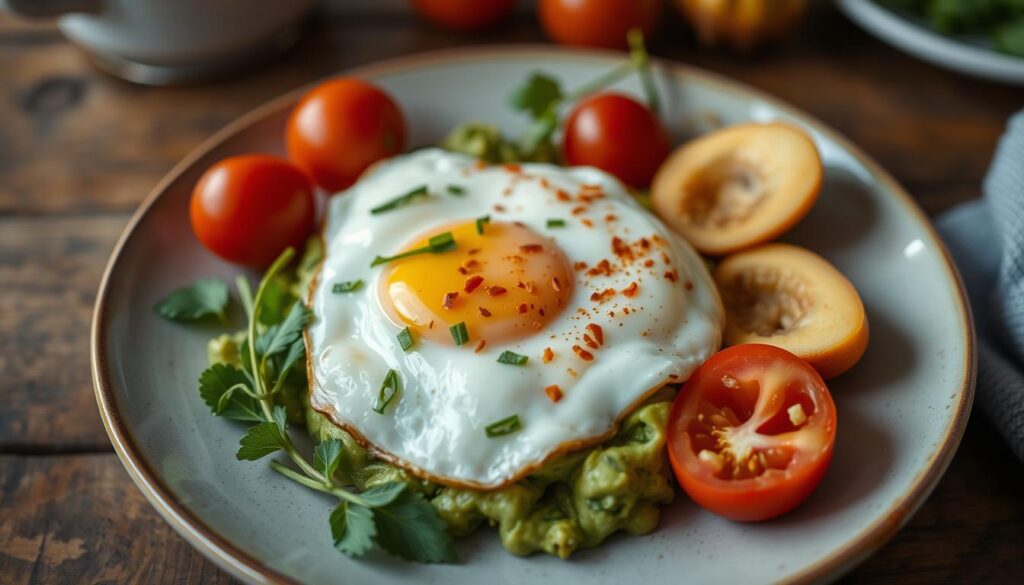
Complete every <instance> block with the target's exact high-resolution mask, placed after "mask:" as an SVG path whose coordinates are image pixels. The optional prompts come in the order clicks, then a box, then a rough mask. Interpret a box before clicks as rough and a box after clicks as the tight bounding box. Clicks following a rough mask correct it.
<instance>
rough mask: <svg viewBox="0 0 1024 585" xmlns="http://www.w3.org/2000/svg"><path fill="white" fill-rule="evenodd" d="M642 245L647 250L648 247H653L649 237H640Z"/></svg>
mask: <svg viewBox="0 0 1024 585" xmlns="http://www.w3.org/2000/svg"><path fill="white" fill-rule="evenodd" d="M640 247H641V248H643V249H645V250H646V249H647V248H650V247H651V242H650V240H648V239H647V238H640Z"/></svg>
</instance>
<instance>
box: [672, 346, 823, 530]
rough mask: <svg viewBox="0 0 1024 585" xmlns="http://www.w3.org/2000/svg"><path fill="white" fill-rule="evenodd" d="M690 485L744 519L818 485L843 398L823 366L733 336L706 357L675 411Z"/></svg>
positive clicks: (681, 465) (692, 491) (771, 512)
mask: <svg viewBox="0 0 1024 585" xmlns="http://www.w3.org/2000/svg"><path fill="white" fill-rule="evenodd" d="M668 424H669V431H668V435H669V440H668V443H669V447H668V454H669V459H671V461H672V467H673V469H674V470H675V472H676V478H678V479H679V484H680V485H681V486H682V487H683V490H684V491H686V493H687V494H689V495H690V497H691V498H693V500H694V501H695V502H697V503H698V504H700V505H701V506H703V507H705V508H707V509H708V510H710V511H712V512H714V513H716V514H720V515H722V516H725V517H726V518H731V519H733V520H741V521H759V520H767V519H768V518H773V517H775V516H778V515H780V514H783V513H785V512H788V511H789V510H792V509H793V508H795V507H796V506H797V505H799V504H800V502H802V501H804V500H805V499H806V498H807V496H809V495H810V494H811V492H812V491H814V488H815V487H817V485H818V483H819V482H821V478H822V477H823V476H824V475H825V470H826V469H827V468H828V464H829V462H830V461H831V459H832V449H833V446H834V444H835V438H836V407H835V404H833V402H832V396H831V395H830V394H829V392H828V388H827V387H826V386H825V382H823V381H822V379H821V376H820V375H818V372H816V371H815V370H814V368H812V367H811V366H810V365H808V364H807V363H806V362H804V361H803V360H801V359H800V358H798V357H796V356H794V355H793V354H791V353H789V352H788V351H786V350H784V349H780V348H777V347H774V346H770V345H759V344H746V345H736V346H733V347H730V348H728V349H725V350H722V351H720V352H718V353H717V354H715V355H714V356H712V357H711V359H709V360H708V361H706V362H704V364H703V365H701V366H700V367H699V368H697V371H696V372H694V373H693V375H692V376H691V377H690V379H689V380H688V381H687V382H686V384H685V385H684V386H683V389H682V391H680V393H679V396H678V397H676V401H675V403H674V404H673V405H672V412H671V414H670V415H669V423H668Z"/></svg>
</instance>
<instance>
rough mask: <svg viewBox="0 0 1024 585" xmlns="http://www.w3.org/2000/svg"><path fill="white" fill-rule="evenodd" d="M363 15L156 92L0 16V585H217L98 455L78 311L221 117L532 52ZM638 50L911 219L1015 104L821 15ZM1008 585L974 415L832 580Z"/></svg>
mask: <svg viewBox="0 0 1024 585" xmlns="http://www.w3.org/2000/svg"><path fill="white" fill-rule="evenodd" d="M375 6H376V4H375V3H360V4H359V8H358V9H356V8H352V5H351V4H349V3H348V2H346V0H336V1H335V2H332V3H327V4H325V5H321V6H320V7H319V8H318V10H317V12H316V13H315V14H314V16H313V18H312V19H311V22H310V25H309V28H308V30H307V32H306V35H305V36H304V38H303V40H302V41H301V42H300V43H299V45H298V46H297V47H295V48H294V49H293V50H292V51H290V52H289V53H288V54H286V55H284V56H282V57H281V58H280V59H278V60H275V61H273V62H271V63H267V64H266V65H265V66H264V67H263V68H261V69H258V70H256V71H254V72H251V73H249V74H245V75H239V76H237V77H234V78H231V79H226V80H223V81H221V82H218V83H211V84H205V85H200V86H195V87H187V88H164V89H154V88H146V87H140V86H136V85H132V84H129V83H125V82H123V81H120V80H117V79H114V78H112V77H110V76H107V75H105V74H103V73H101V72H99V71H97V70H96V69H94V68H93V67H92V66H91V65H90V63H89V62H88V59H87V58H86V57H85V56H84V55H83V54H82V53H81V52H80V51H79V50H77V49H76V48H74V47H73V46H71V45H69V44H68V43H67V42H65V41H64V40H63V38H62V37H61V36H60V34H59V33H58V31H57V30H56V28H55V27H54V26H53V25H52V24H49V23H44V24H35V23H24V22H18V21H15V20H13V19H11V18H10V17H6V16H0V398H2V399H3V408H0V582H3V583H12V584H19V583H147V584H148V583H179V584H192V583H229V582H231V579H230V578H229V577H228V576H227V575H225V574H224V573H223V572H221V571H220V570H219V569H217V568H216V567H215V566H214V565H213V564H212V563H210V562H209V561H207V560H206V559H204V558H203V557H202V556H201V555H200V554H199V553H197V552H195V551H194V550H192V548H191V547H189V546H188V545H187V544H186V543H185V542H184V541H183V540H181V539H180V538H179V537H178V536H177V535H175V534H174V533H173V532H172V530H171V529H170V528H169V527H168V526H167V525H166V524H165V523H164V522H163V521H162V520H161V519H160V518H159V516H157V514H156V512H155V511H153V509H151V508H150V507H149V505H148V504H147V503H146V502H145V500H144V499H143V497H142V495H141V494H140V492H139V491H138V490H137V489H136V488H135V487H134V486H133V485H132V484H131V482H130V480H129V478H128V475H127V474H126V473H125V471H124V470H123V468H122V467H121V464H120V462H119V461H118V459H117V457H116V456H115V455H114V454H113V451H112V449H111V447H110V444H109V442H108V440H107V437H106V435H105V433H104V431H103V428H102V425H101V424H100V422H99V418H98V416H97V414H96V407H95V403H94V400H93V393H92V385H91V382H90V378H89V366H88V359H89V357H88V343H87V339H88V331H89V319H90V312H91V308H92V303H93V299H94V295H95V291H96V287H97V284H98V282H99V277H100V274H101V271H102V269H103V266H104V263H105V261H106V258H107V256H108V254H109V252H110V250H111V248H112V246H113V243H114V241H115V239H116V238H117V236H118V234H119V233H120V231H121V229H122V228H123V226H124V225H125V223H126V222H127V219H128V217H129V215H130V214H131V212H132V210H133V209H134V208H135V207H136V206H137V205H138V203H139V202H140V201H141V200H142V198H143V197H144V196H145V195H146V194H147V193H148V192H149V191H150V189H151V188H152V187H153V186H154V185H155V184H156V182H157V181H158V180H159V178H160V177H161V176H162V175H163V174H164V173H165V172H167V171H168V170H169V169H170V168H171V166H172V165H173V164H174V163H175V162H177V161H178V160H179V159H180V158H182V157H183V156H184V155H185V154H187V153H188V152H189V151H190V150H191V149H192V148H194V147H195V146H196V145H198V144H199V143H200V142H201V141H202V140H203V139H205V138H206V137H208V136H209V135H210V134H211V133H213V132H214V131H216V130H217V129H219V128H220V127H222V126H223V125H225V124H226V123H228V122H229V121H231V120H232V119H234V118H235V117H237V116H239V115H240V114H242V113H244V112H246V111H248V110H249V109H251V108H253V107H255V106H257V105H258V104H260V103H262V102H264V101H266V100H268V99H270V98H272V97H274V96H276V95H279V94H281V93H283V92H285V91H287V90H290V89H292V88H295V87H298V86H301V85H303V84H306V83H308V82H310V81H313V80H315V79H317V78H319V77H322V76H325V75H328V74H331V73H334V72H337V71H339V70H343V69H346V68H348V67H352V66H356V65H361V64H365V63H369V62H371V61H375V60H379V59H383V58H387V57H393V56H398V55H404V54H409V53H414V52H419V51H425V50H430V49H437V48H444V47H450V46H457V45H473V44H485V43H523V42H544V38H543V35H542V33H541V32H540V30H539V29H538V28H537V26H536V25H535V23H534V18H533V17H532V15H530V14H529V13H527V12H523V13H520V14H517V16H516V17H515V18H514V19H513V20H512V22H510V23H509V24H508V25H507V26H504V27H502V28H499V29H497V30H495V31H493V32H491V33H488V34H487V35H485V36H473V35H468V36H458V35H452V34H448V33H444V32H441V31H438V30H435V29H432V28H430V27H428V26H426V25H424V24H422V23H420V22H419V21H417V20H416V19H415V18H414V17H412V16H410V15H408V14H407V13H405V12H403V11H400V10H396V9H395V2H384V3H382V4H380V5H379V7H375ZM669 16H671V15H669ZM652 47H653V52H654V53H655V54H656V55H658V56H661V57H665V58H669V59H673V60H678V61H683V62H687V63H691V64H695V65H698V66H701V67H706V68H708V69H712V70H714V71H718V72H720V73H723V74H725V75H728V76H731V77H734V78H737V79H739V80H742V81H744V82H746V83H749V84H751V85H753V86H755V87H758V88H760V89H763V90H765V91H768V92H770V93H773V94H775V95H777V96H779V97H781V98H782V99H784V100H787V101H789V102H791V103H793V104H795V105H796V106H798V107H800V108H803V109H804V110H807V111H808V112H810V113H811V114H813V115H815V116H817V117H819V118H821V119H823V120H824V121H825V122H827V123H828V124H830V125H832V126H834V127H836V128H837V129H838V130H840V131H841V132H843V133H844V134H846V135H847V136H848V137H849V138H851V139H852V140H853V141H854V142H856V143H857V144H859V145H860V146H861V147H863V148H864V149H865V150H866V151H867V152H868V153H869V154H870V155H871V156H873V157H875V158H876V159H878V160H879V161H880V162H881V163H882V164H883V166H885V167H886V168H888V169H889V170H890V171H891V172H892V173H893V174H894V175H895V176H896V177H897V178H898V179H899V180H900V181H901V182H902V183H903V184H904V185H905V186H906V187H907V188H908V190H909V191H910V192H911V193H912V194H913V195H914V197H915V198H916V199H917V201H918V202H919V203H920V205H921V206H922V207H923V208H924V209H925V210H926V211H927V212H928V213H929V214H935V213H939V212H941V211H943V210H945V209H948V208H949V207H951V206H953V205H955V204H956V203H958V202H962V201H966V200H970V199H972V198H975V197H976V196H977V195H978V190H979V186H980V183H981V180H982V177H983V175H984V172H985V169H986V167H987V166H988V163H989V161H990V159H991V154H992V151H993V148H994V147H995V145H996V142H997V140H998V137H999V135H1000V134H1001V132H1002V129H1003V126H1004V123H1005V120H1006V118H1007V117H1008V116H1009V115H1010V114H1011V113H1013V112H1014V111H1015V110H1016V109H1017V108H1019V107H1020V106H1021V105H1022V100H1021V98H1022V96H1024V92H1022V91H1021V90H1019V89H1014V88H1009V87H1003V86H999V85H996V84H992V83H988V82H984V81H978V80H974V79H970V78H966V77H963V76H960V75H957V74H953V73H949V72H946V71H943V70H940V69H937V68H935V67H932V66H930V65H927V64H924V63H921V62H919V61H916V60H914V59H912V58H910V57H908V56H906V55H903V54H902V53H899V52H896V51H894V50H892V49H890V48H888V47H887V46H885V45H882V44H881V43H879V42H878V41H876V40H874V39H873V38H871V37H869V36H867V35H866V34H864V33H862V32H861V31H859V30H858V29H856V28H855V27H854V26H853V25H852V24H850V23H849V22H848V21H846V20H845V19H844V18H843V17H842V16H841V15H840V14H839V13H838V12H837V11H836V9H835V8H834V7H833V5H832V4H831V3H825V2H819V3H816V5H815V8H814V9H813V10H812V12H811V14H810V17H809V18H808V20H807V21H806V23H805V25H804V26H803V27H802V29H801V30H800V31H799V33H798V34H797V35H796V36H795V37H794V38H793V39H792V40H791V42H789V43H787V44H785V45H783V46H780V47H777V48H775V49H773V50H770V51H766V52H762V53H759V54H757V55H754V56H750V57H739V56H736V55H734V54H731V53H729V52H716V51H704V50H699V49H698V48H697V47H696V46H695V44H694V42H693V39H692V36H691V35H690V34H689V33H688V32H687V31H686V30H685V29H684V28H683V27H682V26H680V25H679V24H678V23H677V22H675V19H674V18H671V17H670V18H667V19H666V26H664V27H663V30H662V31H661V33H660V34H659V35H658V36H657V37H656V38H655V39H654V40H653V42H652ZM737 562H742V559H737ZM1022 574H1024V467H1022V465H1021V463H1020V462H1018V461H1016V460H1015V459H1014V458H1013V456H1012V455H1011V453H1010V452H1009V450H1008V449H1007V448H1006V447H1005V446H1004V445H1003V443H1002V442H1001V440H1000V439H999V437H998V436H997V435H996V434H995V432H994V431H993V430H992V429H991V427H990V426H989V424H988V423H987V422H986V421H985V420H984V418H983V417H982V416H981V415H980V414H977V413H976V414H975V415H974V416H973V417H972V420H971V422H970V424H969V425H968V429H967V433H966V436H965V437H964V440H963V444H962V445H961V448H960V451H959V452H958V454H957V455H956V458H955V459H954V460H953V463H952V465H951V466H950V468H949V471H948V473H947V474H946V476H945V477H944V479H943V480H942V481H941V483H940V484H939V486H938V488H937V489H936V490H935V492H934V494H933V495H932V496H931V497H930V498H929V500H928V501H927V502H926V503H925V504H924V506H923V507H922V508H921V510H920V512H919V513H918V514H917V515H916V516H914V518H913V519H912V520H911V521H910V523H909V524H908V525H907V527H906V528H905V529H903V531H901V532H900V533H899V535H897V536H896V538H895V539H893V540H892V541H891V542H890V543H889V544H888V545H886V546H885V547H884V548H883V549H882V550H881V551H879V552H878V553H877V554H875V555H874V556H872V557H871V558H870V559H869V560H868V561H866V562H865V563H864V564H863V565H861V566H860V567H858V568H857V569H856V570H854V571H853V572H852V573H851V574H849V575H848V576H846V577H845V578H844V579H845V580H846V581H848V582H850V583H888V582H897V581H898V582H900V583H901V584H902V583H930V582H936V581H953V582H960V581H968V582H982V581H985V582H991V583H1014V582H1020V578H1021V575H1022Z"/></svg>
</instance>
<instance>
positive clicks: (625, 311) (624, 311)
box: [619, 307, 629, 325]
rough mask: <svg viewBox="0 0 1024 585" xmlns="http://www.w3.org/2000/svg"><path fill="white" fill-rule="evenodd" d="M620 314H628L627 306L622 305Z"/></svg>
mask: <svg viewBox="0 0 1024 585" xmlns="http://www.w3.org/2000/svg"><path fill="white" fill-rule="evenodd" d="M622 314H623V315H628V314H629V307H622ZM619 325H622V324H621V323H620V324H619Z"/></svg>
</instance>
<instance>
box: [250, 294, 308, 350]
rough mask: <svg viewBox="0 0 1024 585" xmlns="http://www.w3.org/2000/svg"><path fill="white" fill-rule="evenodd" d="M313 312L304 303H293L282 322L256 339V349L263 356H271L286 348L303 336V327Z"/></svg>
mask: <svg viewBox="0 0 1024 585" xmlns="http://www.w3.org/2000/svg"><path fill="white" fill-rule="evenodd" d="M310 315H311V313H310V310H309V309H307V308H306V305H304V304H302V303H294V304H292V307H291V309H289V310H288V314H287V315H285V317H284V320H283V321H281V323H280V324H278V325H274V326H273V327H270V328H268V329H267V331H266V332H265V333H264V334H263V335H260V336H259V339H257V340H256V350H257V352H259V354H260V355H262V356H271V355H274V354H276V353H278V352H282V351H284V350H286V349H287V348H288V347H289V346H291V344H293V343H295V340H296V339H299V338H301V337H302V328H303V327H305V326H306V322H307V321H309V317H310Z"/></svg>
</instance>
